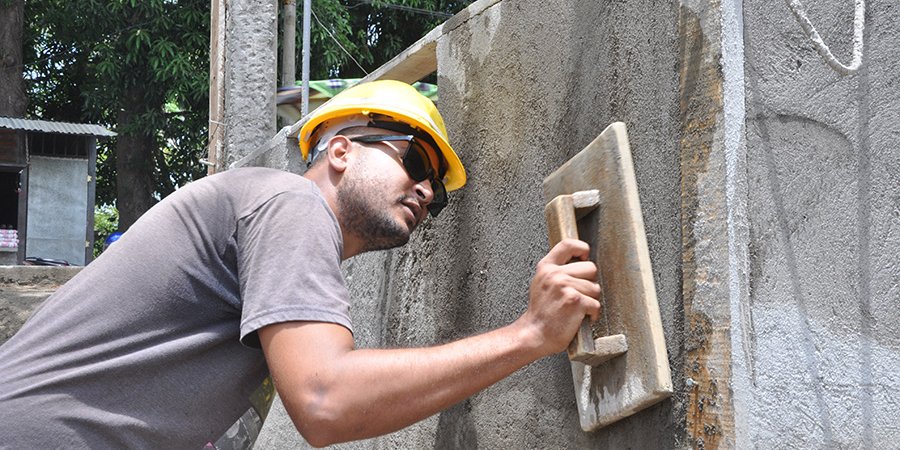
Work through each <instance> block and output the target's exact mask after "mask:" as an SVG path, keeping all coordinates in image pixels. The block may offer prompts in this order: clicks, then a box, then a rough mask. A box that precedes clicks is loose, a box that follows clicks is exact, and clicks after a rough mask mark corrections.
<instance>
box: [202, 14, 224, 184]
mask: <svg viewBox="0 0 900 450" xmlns="http://www.w3.org/2000/svg"><path fill="white" fill-rule="evenodd" d="M211 1H212V4H211V5H210V6H211V12H210V24H209V25H210V26H209V35H210V36H209V134H208V136H209V147H208V157H207V161H208V162H209V165H208V168H207V172H206V173H207V174H208V175H212V174H214V173H216V172H221V171H222V170H224V161H223V159H224V151H223V149H224V145H225V15H226V13H227V11H226V7H225V6H226V1H225V0H211Z"/></svg>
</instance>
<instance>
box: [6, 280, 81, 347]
mask: <svg viewBox="0 0 900 450" xmlns="http://www.w3.org/2000/svg"><path fill="white" fill-rule="evenodd" d="M75 273H77V269H75V268H71V269H70V268H65V269H57V268H32V267H23V266H0V344H3V343H4V342H6V340H7V339H9V338H10V337H12V335H13V334H15V333H16V331H18V330H19V328H20V327H21V326H22V324H23V323H25V320H26V319H28V317H30V316H31V313H32V312H33V311H34V310H35V309H36V308H37V307H38V306H39V305H40V304H41V303H42V302H43V301H44V300H45V299H47V297H49V296H50V294H52V293H53V292H55V291H56V289H57V288H59V287H60V286H61V285H62V284H63V283H65V282H66V281H68V279H69V278H71V277H72V276H73V275H74V274H75Z"/></svg>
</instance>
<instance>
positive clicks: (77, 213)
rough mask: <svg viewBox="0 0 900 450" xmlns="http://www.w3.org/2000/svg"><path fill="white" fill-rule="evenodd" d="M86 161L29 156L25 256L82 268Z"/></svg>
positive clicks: (85, 228) (85, 221)
mask: <svg viewBox="0 0 900 450" xmlns="http://www.w3.org/2000/svg"><path fill="white" fill-rule="evenodd" d="M87 165H88V163H87V160H85V159H73V158H51V157H43V156H32V157H31V159H30V161H29V174H28V235H27V242H26V244H25V252H26V254H25V256H26V257H28V256H36V257H41V258H51V259H63V260H66V261H68V262H69V263H71V264H78V265H84V263H85V261H84V248H85V243H84V242H85V237H86V234H87V233H86V231H87V211H88V198H87V197H88V189H87V182H86V180H87V177H88V167H87Z"/></svg>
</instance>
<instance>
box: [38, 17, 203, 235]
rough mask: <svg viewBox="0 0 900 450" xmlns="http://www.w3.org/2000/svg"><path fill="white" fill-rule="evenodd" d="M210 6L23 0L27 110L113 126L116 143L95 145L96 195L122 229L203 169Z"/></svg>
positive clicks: (42, 114) (54, 117)
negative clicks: (110, 206) (114, 209)
mask: <svg viewBox="0 0 900 450" xmlns="http://www.w3.org/2000/svg"><path fill="white" fill-rule="evenodd" d="M208 7H209V3H208V1H200V0H177V1H175V0H142V1H136V0H112V1H96V0H93V1H79V2H66V1H60V0H45V1H42V2H35V3H29V4H28V11H27V12H28V32H29V36H28V37H29V42H30V43H31V45H30V46H29V50H30V52H31V54H30V56H31V58H33V59H32V61H34V63H33V64H31V65H30V66H29V67H28V68H27V69H28V73H29V78H30V80H29V81H30V86H29V88H30V89H29V92H30V94H31V96H32V98H33V99H34V107H33V108H32V110H31V113H32V115H34V116H37V117H42V118H46V119H52V120H70V121H87V122H99V123H103V124H109V125H110V126H113V127H114V128H115V130H116V132H117V133H118V136H117V138H116V139H115V141H114V143H112V145H110V146H106V147H101V148H100V149H99V154H98V160H99V170H98V197H99V203H101V204H104V203H106V204H109V203H112V201H113V199H115V202H116V204H117V206H118V210H119V214H120V216H119V228H120V229H121V230H125V229H127V228H128V227H129V226H130V225H131V224H132V223H133V222H134V221H135V220H137V218H138V217H139V216H140V215H141V214H143V213H144V212H145V211H146V210H147V209H149V208H150V206H152V205H153V203H155V202H156V201H158V200H159V199H160V198H161V197H163V196H165V195H167V194H168V193H170V192H172V190H174V189H175V187H176V186H178V185H180V184H183V183H184V182H186V181H190V179H193V178H195V177H200V176H202V173H203V170H202V167H200V166H199V164H198V163H197V159H198V158H199V156H200V155H202V150H203V148H202V143H203V142H205V135H206V123H207V116H208V113H207V108H208V100H207V98H208V78H209V77H208V67H209V56H208V55H209V11H208ZM197 143H201V145H200V146H196V144H197ZM113 150H114V151H113Z"/></svg>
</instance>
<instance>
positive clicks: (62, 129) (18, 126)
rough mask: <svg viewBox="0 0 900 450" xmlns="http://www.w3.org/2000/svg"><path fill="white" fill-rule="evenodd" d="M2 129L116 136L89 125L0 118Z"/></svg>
mask: <svg viewBox="0 0 900 450" xmlns="http://www.w3.org/2000/svg"><path fill="white" fill-rule="evenodd" d="M0 128H7V129H10V130H26V131H41V132H44V133H61V134H80V135H90V136H115V135H116V133H113V132H112V131H109V130H107V129H106V128H103V127H101V126H100V125H92V124H89V123H66V122H49V121H46V120H28V119H18V118H13V117H0Z"/></svg>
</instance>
